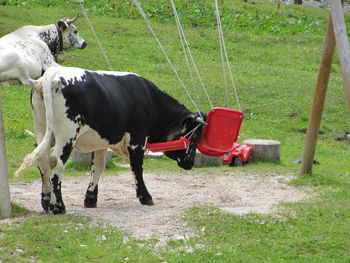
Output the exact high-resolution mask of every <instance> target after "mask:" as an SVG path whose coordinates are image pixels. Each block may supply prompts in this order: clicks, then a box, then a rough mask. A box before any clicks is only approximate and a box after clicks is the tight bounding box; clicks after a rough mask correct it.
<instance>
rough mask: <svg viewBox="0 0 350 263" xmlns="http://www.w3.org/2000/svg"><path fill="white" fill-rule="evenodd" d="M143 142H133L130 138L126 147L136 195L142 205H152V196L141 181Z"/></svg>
mask: <svg viewBox="0 0 350 263" xmlns="http://www.w3.org/2000/svg"><path fill="white" fill-rule="evenodd" d="M144 143H145V142H143V143H142V144H133V143H132V140H131V143H130V146H129V147H128V152H129V159H130V166H131V170H132V172H133V175H134V179H135V187H136V196H137V197H138V198H139V200H140V202H141V204H143V205H154V203H153V200H152V196H151V195H150V194H149V193H148V191H147V188H146V185H145V182H144V181H143V157H144V153H145V150H144Z"/></svg>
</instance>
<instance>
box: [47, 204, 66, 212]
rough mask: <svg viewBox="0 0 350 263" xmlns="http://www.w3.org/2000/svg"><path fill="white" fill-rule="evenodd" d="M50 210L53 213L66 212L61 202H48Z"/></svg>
mask: <svg viewBox="0 0 350 263" xmlns="http://www.w3.org/2000/svg"><path fill="white" fill-rule="evenodd" d="M50 210H51V211H52V213H54V214H55V215H57V214H65V213H66V207H65V206H64V204H63V203H61V204H54V205H53V204H50Z"/></svg>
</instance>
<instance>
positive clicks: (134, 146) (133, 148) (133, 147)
mask: <svg viewBox="0 0 350 263" xmlns="http://www.w3.org/2000/svg"><path fill="white" fill-rule="evenodd" d="M129 147H130V149H131V150H133V151H135V150H136V148H137V147H139V145H138V144H136V145H130V146H129Z"/></svg>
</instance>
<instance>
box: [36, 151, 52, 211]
mask: <svg viewBox="0 0 350 263" xmlns="http://www.w3.org/2000/svg"><path fill="white" fill-rule="evenodd" d="M49 154H50V151H49V149H47V151H46V153H45V154H43V155H42V157H41V158H40V159H38V169H39V172H40V175H41V181H42V188H41V206H42V208H43V209H44V211H45V212H48V211H49V205H50V196H51V183H50V174H49V170H50V167H49Z"/></svg>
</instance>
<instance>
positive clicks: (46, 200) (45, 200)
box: [41, 193, 51, 212]
mask: <svg viewBox="0 0 350 263" xmlns="http://www.w3.org/2000/svg"><path fill="white" fill-rule="evenodd" d="M50 196H51V194H50V193H41V207H42V208H43V209H44V211H45V212H49V207H50Z"/></svg>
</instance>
